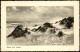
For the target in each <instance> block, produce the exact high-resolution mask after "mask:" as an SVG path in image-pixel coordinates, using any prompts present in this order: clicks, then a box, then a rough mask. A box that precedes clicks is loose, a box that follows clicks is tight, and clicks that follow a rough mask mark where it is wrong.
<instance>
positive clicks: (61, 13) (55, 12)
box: [7, 6, 74, 21]
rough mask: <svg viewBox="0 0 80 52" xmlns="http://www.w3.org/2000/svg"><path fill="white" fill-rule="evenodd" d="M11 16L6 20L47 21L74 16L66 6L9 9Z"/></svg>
mask: <svg viewBox="0 0 80 52" xmlns="http://www.w3.org/2000/svg"><path fill="white" fill-rule="evenodd" d="M10 12H12V13H11V14H12V15H11V16H7V17H8V19H9V20H10V19H11V20H13V21H15V20H16V19H17V21H49V20H51V19H56V18H64V17H69V16H74V15H73V14H74V10H73V7H71V6H70V7H67V6H57V7H56V6H29V7H28V6H25V7H15V6H14V7H11V11H9V12H8V13H10Z"/></svg>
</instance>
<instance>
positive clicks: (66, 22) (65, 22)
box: [7, 17, 74, 38]
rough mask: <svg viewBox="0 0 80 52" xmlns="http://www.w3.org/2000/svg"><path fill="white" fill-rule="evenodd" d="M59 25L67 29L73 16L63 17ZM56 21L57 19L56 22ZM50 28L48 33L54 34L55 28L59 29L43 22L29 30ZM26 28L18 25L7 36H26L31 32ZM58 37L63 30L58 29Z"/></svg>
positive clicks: (71, 24)
mask: <svg viewBox="0 0 80 52" xmlns="http://www.w3.org/2000/svg"><path fill="white" fill-rule="evenodd" d="M59 22H60V25H64V26H65V27H66V28H67V29H70V28H71V27H73V23H74V18H73V17H68V18H64V19H62V20H60V21H59ZM56 23H58V21H57V22H56ZM36 26H37V25H35V26H34V27H36ZM48 28H50V30H49V33H50V34H54V33H56V30H60V29H58V28H56V27H54V26H53V25H52V24H51V23H49V22H46V23H44V24H43V26H39V27H38V28H34V29H32V30H31V31H33V32H42V33H44V32H46V31H47V29H48ZM28 30H29V29H28V28H25V30H23V26H22V25H18V26H17V27H16V28H15V29H14V31H13V32H12V33H11V34H10V35H8V36H7V37H11V36H12V37H13V38H18V37H26V35H27V34H30V33H31V32H29V31H28ZM57 35H58V37H62V36H63V32H62V31H59V32H58V34H57Z"/></svg>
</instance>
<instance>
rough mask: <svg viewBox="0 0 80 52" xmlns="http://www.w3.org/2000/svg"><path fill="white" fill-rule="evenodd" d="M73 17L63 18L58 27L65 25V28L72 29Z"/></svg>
mask: <svg viewBox="0 0 80 52" xmlns="http://www.w3.org/2000/svg"><path fill="white" fill-rule="evenodd" d="M73 23H74V17H68V18H64V19H63V20H61V21H60V25H65V27H66V28H68V29H70V28H71V27H73Z"/></svg>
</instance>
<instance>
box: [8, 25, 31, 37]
mask: <svg viewBox="0 0 80 52" xmlns="http://www.w3.org/2000/svg"><path fill="white" fill-rule="evenodd" d="M22 28H23V26H22V25H18V26H17V27H16V28H15V29H14V31H13V32H12V33H11V34H10V35H8V36H7V37H11V36H12V37H13V38H18V37H26V35H25V33H28V34H30V32H28V28H25V30H22Z"/></svg>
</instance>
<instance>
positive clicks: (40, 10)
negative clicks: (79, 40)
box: [6, 6, 74, 45]
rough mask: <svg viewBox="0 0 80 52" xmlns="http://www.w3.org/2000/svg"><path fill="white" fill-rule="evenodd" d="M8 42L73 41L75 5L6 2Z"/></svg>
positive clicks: (20, 43)
mask: <svg viewBox="0 0 80 52" xmlns="http://www.w3.org/2000/svg"><path fill="white" fill-rule="evenodd" d="M6 15H7V16H6V33H7V34H6V36H7V39H6V40H7V44H8V45H74V7H73V6H9V7H8V6H7V7H6Z"/></svg>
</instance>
